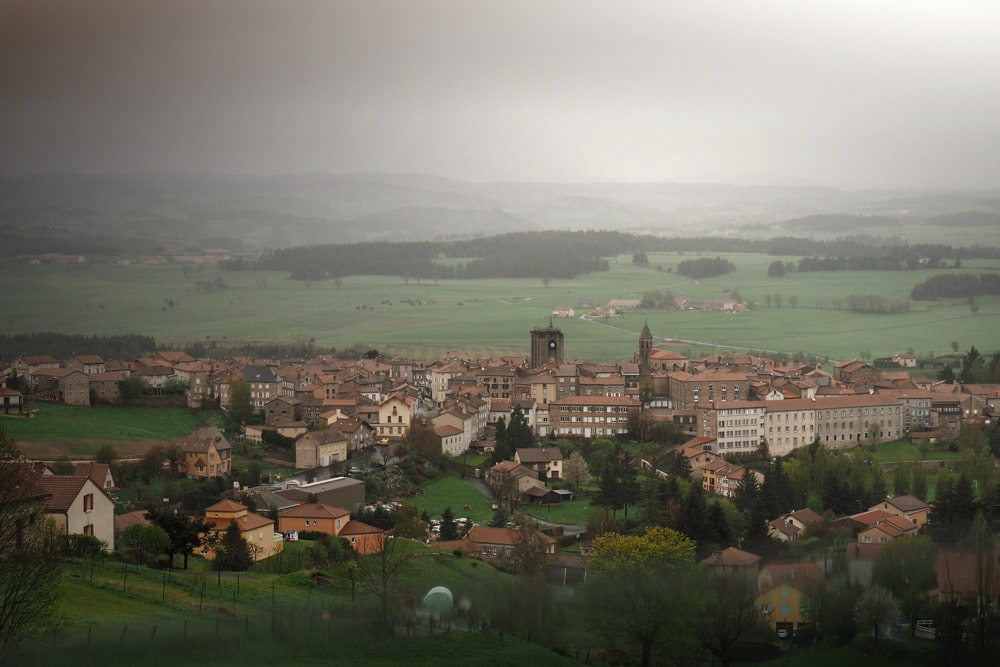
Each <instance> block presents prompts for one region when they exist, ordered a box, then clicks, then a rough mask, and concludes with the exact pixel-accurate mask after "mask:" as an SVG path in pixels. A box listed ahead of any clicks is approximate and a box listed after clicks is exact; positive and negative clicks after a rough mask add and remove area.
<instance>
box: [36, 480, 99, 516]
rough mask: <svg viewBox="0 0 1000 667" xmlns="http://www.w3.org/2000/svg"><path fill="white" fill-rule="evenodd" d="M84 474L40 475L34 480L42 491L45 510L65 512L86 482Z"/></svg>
mask: <svg viewBox="0 0 1000 667" xmlns="http://www.w3.org/2000/svg"><path fill="white" fill-rule="evenodd" d="M87 479H88V478H87V476H86V475H42V476H41V477H39V478H37V480H36V482H37V484H38V486H39V487H40V488H41V490H42V491H43V492H44V493H47V494H48V496H47V497H46V498H45V511H47V512H65V511H66V510H68V509H69V508H70V505H72V504H73V501H74V500H76V498H77V496H79V495H80V491H81V490H82V489H83V486H84V485H85V484H86V483H87Z"/></svg>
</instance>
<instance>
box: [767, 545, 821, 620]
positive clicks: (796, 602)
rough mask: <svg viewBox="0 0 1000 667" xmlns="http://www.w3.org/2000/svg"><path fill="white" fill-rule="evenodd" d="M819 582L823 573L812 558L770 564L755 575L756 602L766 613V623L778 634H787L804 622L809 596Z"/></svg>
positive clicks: (807, 615) (806, 615)
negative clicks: (767, 620)
mask: <svg viewBox="0 0 1000 667" xmlns="http://www.w3.org/2000/svg"><path fill="white" fill-rule="evenodd" d="M822 583H823V573H822V571H821V570H820V569H819V565H818V564H817V563H816V562H815V561H811V560H806V561H802V562H798V563H771V564H769V565H765V566H764V567H763V568H762V569H761V571H760V574H759V575H758V576H757V590H758V594H757V598H756V602H757V605H758V606H759V607H761V608H763V609H764V610H765V612H766V613H768V614H770V625H771V627H772V628H774V630H775V631H776V632H777V633H778V636H779V637H791V636H792V634H793V633H794V632H795V630H796V629H797V628H798V627H799V626H800V625H801V624H802V623H808V622H809V620H810V618H809V599H810V597H811V595H812V592H813V591H814V589H815V588H816V587H817V586H820V585H822Z"/></svg>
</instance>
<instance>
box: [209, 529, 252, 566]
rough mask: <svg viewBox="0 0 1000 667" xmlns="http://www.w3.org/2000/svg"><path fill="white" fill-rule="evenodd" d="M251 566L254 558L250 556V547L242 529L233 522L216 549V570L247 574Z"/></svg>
mask: <svg viewBox="0 0 1000 667" xmlns="http://www.w3.org/2000/svg"><path fill="white" fill-rule="evenodd" d="M251 565H253V557H252V556H251V555H250V545H248V544H247V542H246V540H244V539H243V534H242V533H241V532H240V527H239V526H238V525H236V522H235V521H231V522H229V526H228V527H227V528H226V531H225V532H224V533H223V534H222V540H221V541H220V543H219V544H218V546H217V547H216V550H215V569H217V570H229V571H231V572H245V571H246V570H249V569H250V566H251Z"/></svg>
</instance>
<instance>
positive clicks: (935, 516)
mask: <svg viewBox="0 0 1000 667" xmlns="http://www.w3.org/2000/svg"><path fill="white" fill-rule="evenodd" d="M978 509H979V502H978V501H977V500H976V497H975V495H974V494H973V492H972V484H971V483H970V482H969V478H968V477H966V476H965V475H962V476H961V477H959V478H958V481H957V482H955V484H954V485H953V486H950V487H949V488H948V489H947V490H945V491H944V492H943V493H940V494H939V495H938V497H937V498H936V499H935V500H934V502H932V503H931V511H930V514H929V515H928V517H927V523H926V524H924V532H926V533H927V534H928V535H930V538H931V539H932V540H934V541H935V542H937V543H938V544H945V545H955V544H958V542H959V541H960V540H962V539H964V538H965V536H966V535H968V533H969V529H970V528H972V522H973V520H974V519H975V517H976V511H977V510H978Z"/></svg>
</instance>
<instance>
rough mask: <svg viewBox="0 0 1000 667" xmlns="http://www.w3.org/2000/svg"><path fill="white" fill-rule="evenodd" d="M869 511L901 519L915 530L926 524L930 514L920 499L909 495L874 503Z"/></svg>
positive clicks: (928, 508) (925, 504)
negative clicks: (885, 513) (888, 514)
mask: <svg viewBox="0 0 1000 667" xmlns="http://www.w3.org/2000/svg"><path fill="white" fill-rule="evenodd" d="M868 509H869V510H882V511H883V512H888V513H890V514H895V515H896V516H898V517H902V518H904V519H906V520H907V521H909V522H910V523H912V524H913V525H915V526H916V527H917V528H920V527H922V526H923V525H924V524H925V523H927V516H928V515H929V514H930V511H931V508H930V506H929V505H928V504H927V503H925V502H924V501H922V500H921V499H920V498H917V497H916V496H911V495H902V496H894V497H892V498H886V499H885V500H883V501H882V502H880V503H876V504H875V505H872V506H871V507H869V508H868Z"/></svg>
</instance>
